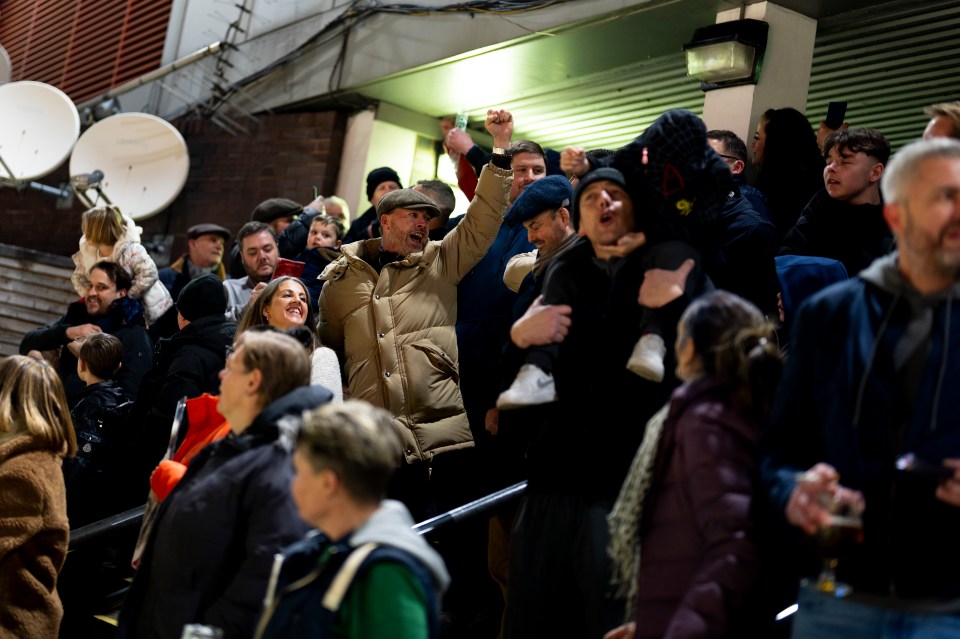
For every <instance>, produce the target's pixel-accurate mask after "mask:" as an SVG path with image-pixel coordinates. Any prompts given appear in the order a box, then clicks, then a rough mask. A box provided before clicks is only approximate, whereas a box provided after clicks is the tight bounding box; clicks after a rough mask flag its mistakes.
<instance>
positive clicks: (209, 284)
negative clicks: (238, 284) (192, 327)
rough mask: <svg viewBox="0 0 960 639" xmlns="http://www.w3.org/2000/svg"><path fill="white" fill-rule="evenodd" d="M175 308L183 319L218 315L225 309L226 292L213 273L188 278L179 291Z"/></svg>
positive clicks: (192, 319)
mask: <svg viewBox="0 0 960 639" xmlns="http://www.w3.org/2000/svg"><path fill="white" fill-rule="evenodd" d="M177 310H178V311H180V314H181V315H183V319H185V320H187V321H190V322H194V321H196V320H198V319H200V318H201V317H208V316H210V315H220V316H221V317H222V316H223V314H224V313H225V312H226V310H227V294H226V292H224V290H223V282H221V281H220V278H219V277H217V276H216V275H214V274H213V273H207V274H206V275H201V276H200V277H198V278H196V279H193V280H190V281H189V282H187V285H186V286H184V287H183V290H182V291H180V297H178V298H177Z"/></svg>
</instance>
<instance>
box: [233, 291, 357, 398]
mask: <svg viewBox="0 0 960 639" xmlns="http://www.w3.org/2000/svg"><path fill="white" fill-rule="evenodd" d="M255 326H272V327H274V328H276V329H279V330H281V331H286V330H288V329H291V328H294V327H297V326H305V327H307V328H308V329H309V330H310V335H311V339H312V342H313V344H312V346H310V348H309V349H308V350H310V351H311V355H310V383H311V384H320V385H321V386H325V387H327V388H328V389H330V391H331V392H332V393H333V398H334V400H333V401H335V402H342V401H343V382H342V380H341V376H340V360H339V359H337V354H336V353H335V352H333V350H332V349H330V348H327V347H325V346H323V345H322V344H320V340H319V338H318V337H317V333H316V326H317V320H316V315H315V313H314V312H313V304H311V303H310V292H309V291H308V290H307V287H306V285H305V284H304V283H303V282H302V281H300V280H299V279H298V278H296V277H290V276H283V277H278V278H277V279H275V280H271V281H270V283H269V284H267V286H266V288H264V289H263V290H262V291H261V292H260V294H259V295H258V296H257V297H256V299H254V300H253V301H252V302H250V303H249V304H248V305H247V309H246V310H245V311H244V312H243V316H242V317H241V318H240V322H239V323H238V324H237V336H238V337H239V336H240V335H242V334H243V332H244V331H246V330H247V329H249V328H253V327H255Z"/></svg>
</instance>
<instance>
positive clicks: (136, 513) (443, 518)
mask: <svg viewBox="0 0 960 639" xmlns="http://www.w3.org/2000/svg"><path fill="white" fill-rule="evenodd" d="M526 489H527V482H525V481H522V482H520V483H518V484H514V485H513V486H509V487H507V488H504V489H502V490H498V491H497V492H495V493H491V494H489V495H486V496H484V497H481V498H480V499H475V500H473V501H471V502H468V503H466V504H464V505H463V506H459V507H457V508H454V509H453V510H450V511H447V512H445V513H443V514H441V515H437V516H436V517H431V518H430V519H425V520H423V521H421V522H420V523H418V524H415V525H414V526H413V530H414V532H416V533H417V534H419V535H427V534H430V533H431V532H433V531H434V530H436V529H437V528H440V527H442V526H446V525H447V524H451V523H455V522H459V521H463V520H464V519H469V518H470V517H475V516H477V515H480V514H483V513H485V512H488V511H490V510H492V509H494V508H496V507H497V506H500V505H501V504H505V503H507V502H508V501H511V500H513V499H516V498H517V497H519V496H520V495H522V494H523V492H524V491H525V490H526ZM144 508H145V506H137V507H136V508H131V509H130V510H127V511H124V512H122V513H118V514H116V515H112V516H110V517H107V518H106V519H101V520H100V521H95V522H93V523H91V524H87V525H86V526H81V527H79V528H76V529H74V530H71V531H70V549H71V550H74V549H75V548H77V547H79V546H82V545H85V544H88V543H90V542H91V541H92V540H94V539H97V538H98V537H101V536H103V535H107V534H110V533H114V532H117V531H120V530H125V529H127V528H132V527H134V526H139V525H140V522H141V520H142V519H143V511H144Z"/></svg>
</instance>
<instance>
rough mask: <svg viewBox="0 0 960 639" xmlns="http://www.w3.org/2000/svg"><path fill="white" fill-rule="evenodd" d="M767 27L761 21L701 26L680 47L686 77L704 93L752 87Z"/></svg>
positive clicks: (755, 81)
mask: <svg viewBox="0 0 960 639" xmlns="http://www.w3.org/2000/svg"><path fill="white" fill-rule="evenodd" d="M768 29H769V25H768V24H767V23H766V22H763V21H761V20H734V21H731V22H719V23H717V24H711V25H710V26H708V27H701V28H699V29H697V30H696V31H694V32H693V40H691V41H690V42H687V43H686V44H684V45H683V51H684V53H685V54H686V57H687V75H689V76H693V77H695V78H697V79H698V80H700V88H701V89H703V90H704V91H712V90H713V89H721V88H723V87H731V86H737V85H739V84H756V83H757V81H758V80H759V79H760V68H761V67H762V66H763V53H764V51H766V48H767V31H768Z"/></svg>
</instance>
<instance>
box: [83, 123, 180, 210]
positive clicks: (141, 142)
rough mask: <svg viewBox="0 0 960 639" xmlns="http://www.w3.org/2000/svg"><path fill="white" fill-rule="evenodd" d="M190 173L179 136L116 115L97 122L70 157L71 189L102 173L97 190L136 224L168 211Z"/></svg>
mask: <svg viewBox="0 0 960 639" xmlns="http://www.w3.org/2000/svg"><path fill="white" fill-rule="evenodd" d="M189 170H190V155H189V153H188V152H187V143H186V142H184V141H183V136H181V135H180V132H179V131H177V130H176V129H175V128H174V127H173V126H172V125H171V124H170V123H169V122H167V121H166V120H163V119H161V118H158V117H156V116H154V115H149V114H146V113H120V114H118V115H112V116H110V117H109V118H106V119H104V120H101V121H100V122H97V123H96V124H94V125H93V126H91V127H90V128H89V129H87V130H86V131H84V133H83V135H82V136H80V139H79V140H78V141H77V145H76V147H75V148H74V149H73V155H72V156H71V157H70V175H71V176H73V177H72V178H71V179H72V180H74V183H75V184H76V183H77V181H76V176H78V175H84V174H86V175H93V174H94V173H95V172H102V173H103V177H102V179H101V181H100V184H99V189H100V190H101V191H102V193H103V194H104V195H106V198H107V199H108V200H109V201H110V202H112V203H113V204H114V205H116V206H118V207H119V208H120V210H121V211H122V212H123V213H124V214H125V215H129V216H130V217H131V218H133V219H134V220H141V219H144V218H147V217H150V216H151V215H154V214H156V213H159V212H160V211H162V210H163V209H165V208H166V207H167V206H169V204H170V203H171V202H173V200H174V199H176V197H177V195H179V194H180V191H181V190H182V189H183V185H184V184H185V183H186V181H187V173H188V172H189ZM97 177H99V176H97ZM91 186H92V185H91Z"/></svg>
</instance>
